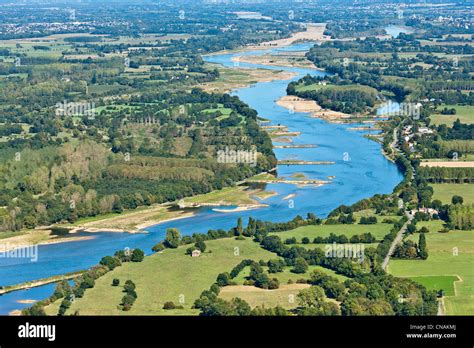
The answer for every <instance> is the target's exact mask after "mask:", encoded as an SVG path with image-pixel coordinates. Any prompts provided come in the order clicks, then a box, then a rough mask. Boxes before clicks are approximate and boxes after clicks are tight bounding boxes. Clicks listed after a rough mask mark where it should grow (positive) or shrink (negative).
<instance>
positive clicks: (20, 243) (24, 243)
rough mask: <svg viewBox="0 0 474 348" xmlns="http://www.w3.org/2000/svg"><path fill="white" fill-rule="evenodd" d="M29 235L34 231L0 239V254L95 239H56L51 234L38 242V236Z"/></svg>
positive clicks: (87, 237)
mask: <svg viewBox="0 0 474 348" xmlns="http://www.w3.org/2000/svg"><path fill="white" fill-rule="evenodd" d="M30 233H34V231H31V232H29V233H26V234H23V235H20V236H14V237H9V238H4V239H0V253H3V252H10V251H13V250H16V249H22V248H26V247H31V246H38V245H50V244H59V243H70V242H78V241H83V240H90V239H94V238H95V237H94V236H80V237H58V236H54V235H51V234H46V235H44V236H43V237H42V238H44V239H42V240H40V241H38V240H37V239H38V236H31V235H30Z"/></svg>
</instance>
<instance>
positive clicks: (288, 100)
mask: <svg viewBox="0 0 474 348" xmlns="http://www.w3.org/2000/svg"><path fill="white" fill-rule="evenodd" d="M276 103H277V104H278V105H279V106H282V107H284V108H286V109H288V110H289V111H290V112H305V113H310V114H311V117H314V118H321V119H324V120H326V121H329V122H334V123H338V122H342V121H343V120H344V119H349V118H353V117H354V116H352V115H349V114H345V113H343V112H339V111H334V110H329V109H323V108H321V106H320V105H319V104H318V103H316V102H315V101H314V100H310V99H304V98H300V97H296V96H292V95H286V96H283V97H281V98H280V99H279V100H278V101H277V102H276Z"/></svg>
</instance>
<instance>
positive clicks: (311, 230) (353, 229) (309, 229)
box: [272, 216, 399, 242]
mask: <svg viewBox="0 0 474 348" xmlns="http://www.w3.org/2000/svg"><path fill="white" fill-rule="evenodd" d="M377 218H378V220H379V222H378V223H377V224H374V225H359V224H350V225H311V226H303V227H299V228H296V229H294V230H292V231H285V232H275V233H272V234H274V235H277V236H279V237H280V238H281V239H282V240H285V239H287V238H291V237H295V238H296V240H297V241H298V242H300V241H301V239H302V238H303V237H308V238H309V239H310V241H313V239H314V238H315V237H328V236H329V235H330V234H331V233H334V234H336V235H341V234H343V235H345V236H347V237H352V236H353V235H356V234H357V235H360V234H362V233H367V232H370V233H372V234H373V235H374V236H375V238H377V239H378V240H382V239H383V237H384V236H385V235H386V234H387V233H388V232H390V229H391V228H392V227H393V225H392V224H384V223H382V222H381V221H382V220H383V218H398V219H399V217H389V216H386V217H380V216H378V217H377ZM398 219H397V220H398Z"/></svg>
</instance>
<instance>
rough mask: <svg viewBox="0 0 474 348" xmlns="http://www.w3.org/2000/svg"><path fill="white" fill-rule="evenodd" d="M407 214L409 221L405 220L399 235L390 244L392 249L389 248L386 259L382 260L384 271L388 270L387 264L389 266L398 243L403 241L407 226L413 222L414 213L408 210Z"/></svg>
mask: <svg viewBox="0 0 474 348" xmlns="http://www.w3.org/2000/svg"><path fill="white" fill-rule="evenodd" d="M405 215H406V216H407V218H408V221H407V222H405V224H404V225H403V226H402V228H401V229H400V231H398V233H397V236H396V237H395V239H394V240H393V242H392V245H390V249H389V250H388V253H387V256H385V259H384V260H383V262H382V269H383V270H384V271H387V266H388V262H389V261H390V256H392V254H393V252H394V251H395V247H396V246H397V245H398V243H400V242H401V241H402V239H403V233H404V232H405V231H406V229H407V226H408V225H409V224H410V223H411V220H413V215H411V214H410V213H408V212H406V213H405Z"/></svg>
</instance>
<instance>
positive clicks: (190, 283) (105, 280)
mask: <svg viewBox="0 0 474 348" xmlns="http://www.w3.org/2000/svg"><path fill="white" fill-rule="evenodd" d="M206 245H207V250H206V252H205V253H204V254H203V255H201V256H200V257H198V258H192V257H190V256H188V255H185V250H186V249H187V248H188V246H182V247H179V248H178V249H166V250H165V251H163V252H162V253H160V254H154V255H152V256H149V257H146V258H145V260H144V261H143V262H141V263H126V264H123V265H122V266H121V267H118V268H116V269H115V270H114V271H112V272H109V273H107V274H106V275H104V276H103V277H101V278H99V279H98V280H97V281H96V285H95V287H94V288H93V289H88V290H87V291H86V293H85V295H84V297H83V298H80V299H77V300H76V301H75V302H74V303H73V304H72V306H71V308H70V309H69V310H68V311H67V312H66V313H67V314H70V313H74V312H75V311H76V310H79V314H81V315H138V314H140V315H166V314H176V315H180V314H181V315H194V314H198V311H197V310H194V309H191V307H192V305H193V303H194V301H195V300H196V299H197V298H198V297H199V295H200V294H201V292H202V291H203V290H206V289H208V288H209V287H210V286H211V284H213V283H214V282H215V280H216V278H217V275H218V274H219V273H221V272H228V271H230V270H231V269H232V268H233V267H234V266H235V265H237V264H238V263H239V262H240V261H242V260H243V259H253V260H260V259H263V260H268V259H271V258H275V257H276V255H275V254H273V253H270V252H268V251H266V250H263V249H262V248H260V246H259V245H258V244H257V243H255V242H253V241H251V240H250V239H246V240H242V241H240V240H235V239H233V238H226V239H220V240H213V241H208V242H206ZM236 248H238V249H236ZM211 251H212V252H211ZM236 251H238V253H236ZM236 254H238V255H236ZM114 278H118V279H120V283H121V284H123V283H125V281H126V280H128V279H130V280H132V281H133V282H134V283H135V284H136V292H137V295H138V298H137V300H136V302H135V303H134V305H133V307H132V309H131V310H130V311H128V312H124V311H122V310H121V309H120V308H118V306H119V304H120V302H121V299H122V297H123V295H124V293H123V292H122V290H123V288H122V286H118V287H113V286H112V285H111V284H112V279H114ZM180 300H182V301H184V302H182V301H181V302H180ZM167 301H173V302H174V303H175V304H177V305H179V304H182V305H183V306H184V309H181V310H171V311H170V310H168V311H167V310H163V309H162V308H163V304H164V303H165V302H167ZM57 302H59V301H57ZM58 306H59V303H54V304H53V305H51V306H49V307H47V308H46V310H47V313H48V314H50V315H54V314H56V313H57V308H58Z"/></svg>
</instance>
